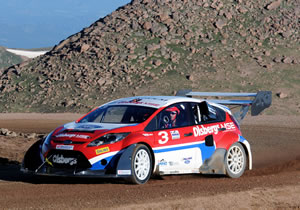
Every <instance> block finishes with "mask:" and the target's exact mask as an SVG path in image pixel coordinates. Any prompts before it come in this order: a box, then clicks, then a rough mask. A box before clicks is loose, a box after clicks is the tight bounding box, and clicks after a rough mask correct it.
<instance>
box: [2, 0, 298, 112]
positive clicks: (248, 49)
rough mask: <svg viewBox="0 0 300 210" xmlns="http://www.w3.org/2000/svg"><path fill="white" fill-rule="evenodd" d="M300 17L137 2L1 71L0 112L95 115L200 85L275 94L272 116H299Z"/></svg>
mask: <svg viewBox="0 0 300 210" xmlns="http://www.w3.org/2000/svg"><path fill="white" fill-rule="evenodd" d="M299 11H300V2H299V0H296V1H292V0H285V1H283V0H282V1H280V0H278V1H274V2H271V3H270V1H266V0H265V1H254V0H252V1H242V0H237V1H233V0H227V1H220V0H216V1H213V2H212V1H204V0H203V1H196V0H190V1H187V0H185V1H181V0H172V1H167V0H165V1H163V0H156V1H153V0H134V1H132V2H131V3H130V4H128V5H125V6H124V7H121V8H119V9H118V10H117V11H115V12H113V13H112V14H110V15H108V16H106V17H105V18H102V19H100V20H98V21H96V22H95V23H94V24H92V25H91V26H90V27H87V28H85V29H83V30H82V31H80V32H79V33H77V34H74V35H72V36H70V37H68V38H67V39H66V40H63V41H61V42H60V43H59V44H58V45H57V46H55V47H54V48H53V49H52V50H51V51H50V52H48V53H47V54H46V55H44V56H40V57H38V58H36V59H33V60H31V61H29V62H27V63H23V64H21V65H16V66H14V67H11V68H9V69H7V70H5V71H3V72H2V73H1V72H0V76H1V77H0V91H1V95H0V111H1V112H5V111H9V112H16V111H18V112H22V111H38V112H55V111H86V110H88V109H90V108H91V107H93V106H96V105H99V104H101V103H102V102H105V101H108V100H111V99H114V98H117V97H124V96H130V95H146V94H147V95H148V94H150V95H158V94H167V95H170V94H174V92H175V91H176V90H178V89H182V88H192V89H195V90H201V91H257V90H260V89H268V90H272V91H273V92H274V93H276V94H277V95H278V97H277V96H275V100H274V103H275V105H276V106H273V107H276V109H275V108H272V109H270V110H271V111H272V112H283V111H284V112H286V113H289V114H296V113H299V109H300V105H299V102H297V101H300V100H299V99H300V87H299V86H300V85H299V84H300V78H299V67H300V64H299V63H300V57H299V49H300V45H299V43H300V40H299V37H300V36H299V31H300V23H299V17H300V16H299V15H300V14H299V13H300V12H299ZM287 101H288V102H289V103H288V104H287ZM287 107H288V108H290V110H289V111H286V109H287Z"/></svg>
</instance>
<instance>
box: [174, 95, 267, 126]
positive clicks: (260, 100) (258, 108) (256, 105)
mask: <svg viewBox="0 0 300 210" xmlns="http://www.w3.org/2000/svg"><path fill="white" fill-rule="evenodd" d="M176 96H187V97H193V96H200V97H218V98H220V97H222V98H223V97H231V98H248V99H243V100H237V99H230V100H227V99H205V100H206V101H208V102H213V103H217V104H222V105H237V106H241V108H240V111H238V112H236V113H234V116H235V118H236V119H237V120H238V121H239V122H240V121H241V120H242V119H244V117H245V116H246V114H247V112H248V110H249V107H250V106H251V116H257V115H258V114H259V113H261V112H262V111H263V110H264V109H266V108H268V107H270V106H271V103H272V92H271V91H258V92H257V93H226V92H193V91H191V90H180V91H178V92H177V94H176ZM253 98H254V99H253Z"/></svg>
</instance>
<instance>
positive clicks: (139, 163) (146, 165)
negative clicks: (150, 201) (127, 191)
mask: <svg viewBox="0 0 300 210" xmlns="http://www.w3.org/2000/svg"><path fill="white" fill-rule="evenodd" d="M134 171H135V174H136V176H137V178H138V179H139V180H144V179H146V178H147V176H148V174H149V171H150V157H149V154H148V153H147V152H146V151H145V150H143V149H141V150H139V151H138V152H137V153H136V155H135V159H134Z"/></svg>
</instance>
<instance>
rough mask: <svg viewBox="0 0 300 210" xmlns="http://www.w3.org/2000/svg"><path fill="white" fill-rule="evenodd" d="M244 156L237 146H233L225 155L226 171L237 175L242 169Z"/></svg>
mask: <svg viewBox="0 0 300 210" xmlns="http://www.w3.org/2000/svg"><path fill="white" fill-rule="evenodd" d="M244 163H245V161H244V155H243V152H242V150H241V148H239V147H238V146H233V147H232V148H230V150H229V151H228V153H227V165H228V169H229V170H230V172H231V173H233V174H239V173H240V172H241V171H242V170H243V167H244Z"/></svg>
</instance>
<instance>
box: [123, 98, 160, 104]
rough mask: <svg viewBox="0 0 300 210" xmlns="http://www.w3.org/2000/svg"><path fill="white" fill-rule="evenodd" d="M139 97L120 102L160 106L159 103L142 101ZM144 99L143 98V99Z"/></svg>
mask: <svg viewBox="0 0 300 210" xmlns="http://www.w3.org/2000/svg"><path fill="white" fill-rule="evenodd" d="M137 100H138V99H134V100H131V101H120V102H118V104H141V105H149V106H159V104H155V103H151V102H146V101H140V100H138V101H137ZM141 100H142V99H141Z"/></svg>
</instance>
